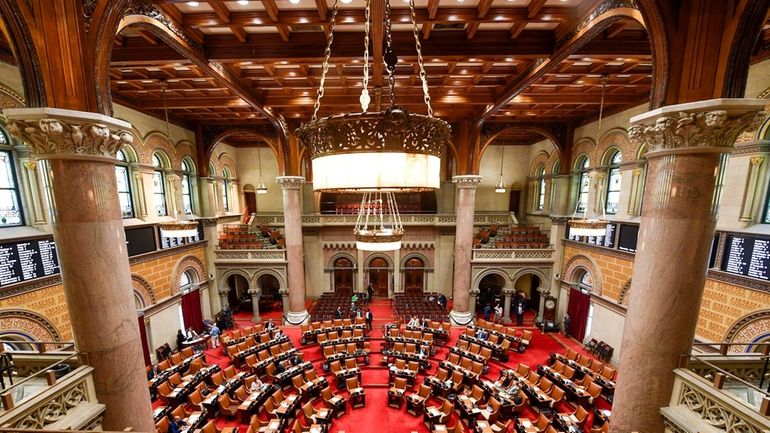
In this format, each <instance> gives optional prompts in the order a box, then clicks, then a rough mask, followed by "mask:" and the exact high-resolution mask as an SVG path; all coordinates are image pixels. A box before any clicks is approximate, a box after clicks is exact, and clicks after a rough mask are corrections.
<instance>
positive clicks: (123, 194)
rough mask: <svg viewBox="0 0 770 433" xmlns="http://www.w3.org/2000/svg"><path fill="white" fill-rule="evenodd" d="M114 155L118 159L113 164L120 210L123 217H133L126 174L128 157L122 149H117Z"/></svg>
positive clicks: (128, 177)
mask: <svg viewBox="0 0 770 433" xmlns="http://www.w3.org/2000/svg"><path fill="white" fill-rule="evenodd" d="M115 157H116V158H117V160H118V162H117V163H116V164H115V178H116V180H117V182H118V199H119V200H120V212H121V214H123V218H133V217H134V201H133V200H132V199H131V178H130V176H129V175H128V173H129V169H128V158H127V157H126V153H125V151H123V150H119V151H118V153H117V154H116V155H115Z"/></svg>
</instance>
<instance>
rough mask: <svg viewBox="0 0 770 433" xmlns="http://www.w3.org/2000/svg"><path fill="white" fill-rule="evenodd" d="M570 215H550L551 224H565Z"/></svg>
mask: <svg viewBox="0 0 770 433" xmlns="http://www.w3.org/2000/svg"><path fill="white" fill-rule="evenodd" d="M570 219H571V217H568V216H552V217H551V224H552V225H566V224H567V223H568V222H569V220H570Z"/></svg>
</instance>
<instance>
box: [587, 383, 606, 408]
mask: <svg viewBox="0 0 770 433" xmlns="http://www.w3.org/2000/svg"><path fill="white" fill-rule="evenodd" d="M586 391H587V392H588V394H589V395H590V397H589V398H588V402H589V403H591V404H593V402H594V400H596V399H597V398H598V397H599V396H600V395H601V394H602V387H601V386H599V385H597V384H596V383H595V382H591V383H590V384H588V387H586Z"/></svg>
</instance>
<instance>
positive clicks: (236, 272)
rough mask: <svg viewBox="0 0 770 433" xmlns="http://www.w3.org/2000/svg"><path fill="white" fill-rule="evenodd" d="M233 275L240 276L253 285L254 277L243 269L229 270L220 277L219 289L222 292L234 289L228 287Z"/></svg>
mask: <svg viewBox="0 0 770 433" xmlns="http://www.w3.org/2000/svg"><path fill="white" fill-rule="evenodd" d="M233 275H240V276H241V277H243V278H245V279H246V281H248V282H249V284H251V281H252V275H249V273H248V272H246V271H244V270H243V269H227V270H226V271H224V272H222V273H221V274H220V275H219V288H220V290H224V289H225V288H227V289H232V287H229V286H228V285H227V279H228V278H230V277H231V276H233Z"/></svg>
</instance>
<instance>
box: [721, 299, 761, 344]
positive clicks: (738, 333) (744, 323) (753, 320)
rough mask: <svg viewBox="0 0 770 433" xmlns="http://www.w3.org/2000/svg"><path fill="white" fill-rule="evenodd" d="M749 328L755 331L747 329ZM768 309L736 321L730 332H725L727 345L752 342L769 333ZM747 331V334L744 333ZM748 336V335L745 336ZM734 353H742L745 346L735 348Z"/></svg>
mask: <svg viewBox="0 0 770 433" xmlns="http://www.w3.org/2000/svg"><path fill="white" fill-rule="evenodd" d="M749 327H752V328H757V329H753V330H752V329H747V328H749ZM768 328H770V309H765V310H759V311H754V312H752V313H749V314H747V315H745V316H743V317H741V318H740V319H738V320H737V321H736V322H735V323H733V325H732V326H730V330H728V331H727V334H726V335H725V338H724V341H726V342H728V343H733V342H738V343H743V342H747V341H754V340H755V339H756V338H757V337H759V336H761V335H765V334H767V333H768V332H770V329H768ZM747 330H749V332H748V333H747V332H746V331H747ZM746 334H748V335H746ZM735 349H737V350H736V351H739V352H743V351H745V350H746V349H747V348H746V347H745V346H739V347H736V348H735Z"/></svg>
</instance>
